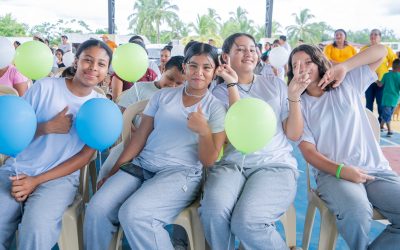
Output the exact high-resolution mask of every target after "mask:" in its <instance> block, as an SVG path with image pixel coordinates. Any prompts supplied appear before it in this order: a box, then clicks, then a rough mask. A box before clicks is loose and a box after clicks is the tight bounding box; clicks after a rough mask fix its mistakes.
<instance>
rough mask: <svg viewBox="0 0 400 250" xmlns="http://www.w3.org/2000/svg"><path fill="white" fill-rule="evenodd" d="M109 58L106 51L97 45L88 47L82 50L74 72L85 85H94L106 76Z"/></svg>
mask: <svg viewBox="0 0 400 250" xmlns="http://www.w3.org/2000/svg"><path fill="white" fill-rule="evenodd" d="M109 63H110V58H109V57H108V54H107V52H106V51H105V50H104V49H102V48H100V47H97V46H93V47H89V48H87V49H86V50H84V51H82V53H81V54H80V55H79V58H78V59H77V61H76V66H77V67H76V74H75V77H74V78H78V79H79V80H80V82H82V83H83V84H84V85H86V86H96V85H97V84H98V83H100V82H102V81H103V80H104V78H105V77H106V76H107V72H108V66H109Z"/></svg>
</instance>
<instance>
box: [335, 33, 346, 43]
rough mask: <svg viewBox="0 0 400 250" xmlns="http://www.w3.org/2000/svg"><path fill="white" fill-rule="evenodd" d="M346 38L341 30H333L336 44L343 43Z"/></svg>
mask: <svg viewBox="0 0 400 250" xmlns="http://www.w3.org/2000/svg"><path fill="white" fill-rule="evenodd" d="M345 40H346V35H345V34H344V33H343V31H340V30H339V31H336V32H335V42H336V43H337V44H344V41H345Z"/></svg>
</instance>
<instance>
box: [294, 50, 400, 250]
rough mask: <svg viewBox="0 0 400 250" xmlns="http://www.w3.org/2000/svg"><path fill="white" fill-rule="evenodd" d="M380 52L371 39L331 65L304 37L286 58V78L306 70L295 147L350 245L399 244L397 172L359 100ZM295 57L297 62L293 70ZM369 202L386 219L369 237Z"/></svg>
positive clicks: (382, 52) (399, 184)
mask: <svg viewBox="0 0 400 250" xmlns="http://www.w3.org/2000/svg"><path fill="white" fill-rule="evenodd" d="M386 54H387V49H386V47H385V46H383V45H373V46H370V47H369V48H368V49H366V50H364V51H362V52H360V53H359V54H357V55H355V56H353V57H351V58H350V59H348V60H347V61H345V62H342V63H339V64H336V65H334V66H331V64H330V62H329V61H328V58H326V57H325V56H324V55H323V53H322V51H321V50H319V49H318V48H317V47H315V46H312V45H307V44H303V45H300V46H298V47H296V48H295V49H293V51H292V53H291V55H290V57H289V63H288V65H289V71H288V78H289V79H291V78H292V77H293V72H296V71H305V70H308V71H309V72H311V73H310V79H311V80H312V83H311V84H310V85H309V86H308V88H307V91H306V92H305V93H304V94H303V95H302V96H301V100H302V106H303V114H304V121H305V126H304V133H303V136H302V138H301V139H300V140H299V148H300V150H301V152H302V153H303V156H304V158H305V159H306V160H307V161H308V162H309V163H310V164H311V165H312V166H313V167H314V170H315V178H316V183H317V191H318V194H319V195H320V197H321V199H322V200H324V201H325V204H326V206H327V207H328V208H329V210H330V211H331V212H332V213H333V214H334V215H335V218H336V225H337V229H338V231H339V233H340V234H341V236H342V237H343V238H344V240H345V241H346V243H347V245H348V247H349V249H396V248H398V246H400V177H399V175H398V174H397V173H396V172H394V171H393V170H392V169H391V167H390V165H389V162H388V160H387V159H386V158H385V156H384V155H383V153H382V150H381V147H380V146H379V142H377V140H376V139H375V136H374V132H373V130H372V128H371V124H370V122H369V119H368V116H367V113H366V110H365V106H364V103H363V102H362V99H363V96H364V92H365V90H366V89H367V88H368V87H369V85H370V84H371V83H373V82H375V81H376V80H377V74H376V73H375V70H376V68H377V67H378V66H379V65H380V64H381V62H382V59H383V58H385V56H386ZM297 61H301V62H303V63H302V65H303V67H301V68H300V69H299V67H297V65H296V64H295V63H294V62H297ZM373 208H375V209H376V210H378V211H379V212H380V213H381V214H382V215H383V216H384V217H385V218H386V219H387V220H388V221H389V222H390V223H389V224H388V226H387V227H386V229H385V230H384V231H383V232H382V233H381V234H380V235H379V236H378V237H377V238H376V239H375V240H374V241H373V242H372V243H370V238H369V235H368V234H369V231H370V229H371V225H372V216H373ZM396 246H397V247H396Z"/></svg>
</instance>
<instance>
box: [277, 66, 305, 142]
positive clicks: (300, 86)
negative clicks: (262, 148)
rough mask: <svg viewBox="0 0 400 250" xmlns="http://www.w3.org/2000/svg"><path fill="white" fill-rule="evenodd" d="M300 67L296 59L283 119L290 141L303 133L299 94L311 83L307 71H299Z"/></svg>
mask: <svg viewBox="0 0 400 250" xmlns="http://www.w3.org/2000/svg"><path fill="white" fill-rule="evenodd" d="M300 68H301V62H300V61H298V62H297V63H296V64H295V66H294V71H293V74H294V76H293V79H292V80H291V81H290V83H289V86H288V100H287V101H288V103H289V115H288V118H287V119H285V120H284V121H283V131H284V132H285V134H286V136H287V137H288V138H289V139H290V140H292V141H297V140H299V139H300V137H301V135H302V134H303V127H304V122H303V114H302V113H301V104H300V96H301V94H302V93H303V92H304V91H305V90H306V88H307V86H308V85H309V84H310V83H311V79H310V74H309V72H308V71H305V72H301V73H300Z"/></svg>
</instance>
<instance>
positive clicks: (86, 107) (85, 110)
mask: <svg viewBox="0 0 400 250" xmlns="http://www.w3.org/2000/svg"><path fill="white" fill-rule="evenodd" d="M75 127H76V131H77V133H78V136H79V138H80V139H81V140H82V141H83V142H84V143H85V144H86V145H88V146H89V147H91V148H94V149H97V150H100V151H103V150H104V149H106V148H108V147H110V146H111V145H112V144H113V143H114V142H115V141H116V140H117V139H118V137H119V135H120V134H121V132H122V114H121V111H120V110H119V108H118V107H117V105H116V104H115V103H113V102H112V101H110V100H108V99H105V98H93V99H90V100H88V101H86V102H85V103H84V104H83V105H82V106H81V108H80V109H79V111H78V113H77V114H76V119H75Z"/></svg>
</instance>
